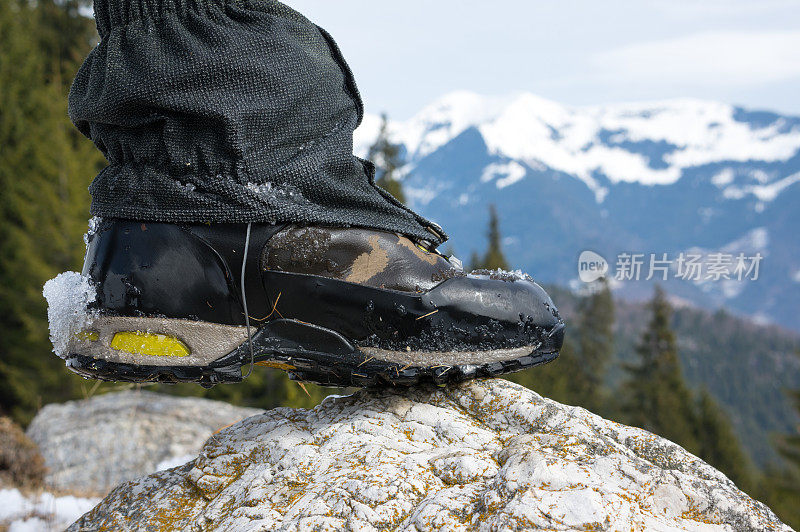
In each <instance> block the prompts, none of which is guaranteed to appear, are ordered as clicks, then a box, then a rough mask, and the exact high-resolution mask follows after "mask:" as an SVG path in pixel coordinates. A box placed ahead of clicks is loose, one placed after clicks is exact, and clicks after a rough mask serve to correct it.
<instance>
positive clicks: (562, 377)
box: [508, 336, 584, 406]
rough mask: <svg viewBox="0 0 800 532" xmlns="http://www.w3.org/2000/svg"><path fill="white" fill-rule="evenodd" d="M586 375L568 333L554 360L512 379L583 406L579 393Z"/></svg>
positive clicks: (555, 397) (521, 372) (529, 387)
mask: <svg viewBox="0 0 800 532" xmlns="http://www.w3.org/2000/svg"><path fill="white" fill-rule="evenodd" d="M583 375H584V373H583V371H582V368H581V363H580V360H579V357H578V354H577V352H576V349H575V344H574V342H573V341H572V340H571V339H570V337H569V336H567V337H566V338H565V340H564V345H563V346H562V347H561V352H560V354H559V355H558V358H557V359H555V360H554V361H553V362H550V363H549V364H545V365H543V366H537V367H533V368H530V369H527V370H525V371H520V372H519V373H513V374H511V375H509V376H508V379H509V380H510V381H512V382H516V383H517V384H521V385H522V386H525V387H526V388H528V389H531V390H533V391H535V392H536V393H538V394H539V395H542V396H544V397H549V398H550V399H553V400H554V401H558V402H559V403H564V404H568V405H575V406H582V405H581V404H580V403H579V396H580V393H581V391H582V390H583V388H584V383H583V382H582V376H583Z"/></svg>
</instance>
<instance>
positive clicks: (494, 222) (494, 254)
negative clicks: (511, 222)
mask: <svg viewBox="0 0 800 532" xmlns="http://www.w3.org/2000/svg"><path fill="white" fill-rule="evenodd" d="M487 237H488V239H489V247H488V248H487V249H486V253H485V254H484V255H483V257H482V258H480V260H476V259H477V255H476V254H475V253H473V255H472V260H471V262H472V268H473V269H475V270H497V269H501V270H508V269H509V266H508V261H507V260H506V257H505V255H504V254H503V244H502V242H503V239H502V237H501V236H500V220H499V218H498V216H497V209H496V208H495V206H494V205H489V231H488V234H487Z"/></svg>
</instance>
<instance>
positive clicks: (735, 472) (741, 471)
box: [697, 390, 755, 492]
mask: <svg viewBox="0 0 800 532" xmlns="http://www.w3.org/2000/svg"><path fill="white" fill-rule="evenodd" d="M697 443H698V453H697V454H698V456H699V457H700V458H702V459H703V460H705V461H706V462H708V463H709V464H711V465H712V466H714V467H716V468H717V469H719V470H720V471H722V472H723V473H725V475H727V476H728V478H730V479H731V480H732V481H733V482H734V483H736V485H737V486H738V487H739V489H741V490H743V491H746V492H751V491H752V489H753V488H754V487H755V482H754V481H755V477H754V472H753V466H752V464H751V462H750V459H749V457H748V456H747V455H746V454H745V453H744V451H743V450H742V447H741V445H740V443H739V440H738V438H737V437H736V434H734V432H733V427H732V425H731V423H730V421H729V420H728V417H727V416H726V415H725V412H723V411H722V410H721V409H720V407H719V405H718V404H717V402H716V401H714V399H713V398H712V397H711V394H709V393H708V391H707V390H703V391H702V392H701V393H700V399H699V401H698V405H697Z"/></svg>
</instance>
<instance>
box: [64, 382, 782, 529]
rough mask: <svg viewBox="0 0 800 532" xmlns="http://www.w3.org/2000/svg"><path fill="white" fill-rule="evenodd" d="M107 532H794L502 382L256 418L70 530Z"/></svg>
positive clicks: (651, 442)
mask: <svg viewBox="0 0 800 532" xmlns="http://www.w3.org/2000/svg"><path fill="white" fill-rule="evenodd" d="M98 528H107V529H119V530H123V529H177V530H252V529H258V530H345V529H356V530H384V529H391V530H737V531H738V530H758V531H763V530H790V529H789V528H788V527H787V526H785V525H783V524H782V523H781V522H780V521H779V520H778V519H777V518H776V517H775V515H774V514H773V513H772V512H771V511H770V510H769V509H768V508H767V507H766V506H764V505H763V504H761V503H759V502H757V501H754V500H753V499H751V498H750V497H748V496H747V495H745V494H744V493H742V492H741V491H739V490H738V489H737V488H736V486H735V485H734V484H733V483H732V482H731V481H730V480H728V479H727V478H726V477H725V476H724V475H723V474H722V473H720V472H719V471H717V470H715V469H714V468H712V467H711V466H709V465H708V464H706V463H704V462H703V461H701V460H700V459H698V458H697V457H695V456H693V455H691V454H689V453H688V452H686V451H685V450H683V449H682V448H680V447H679V446H677V445H675V444H673V443H671V442H669V441H667V440H664V439H663V438H660V437H658V436H655V435H653V434H651V433H648V432H646V431H643V430H640V429H635V428H631V427H626V426H624V425H620V424H617V423H613V422H611V421H607V420H604V419H602V418H600V417H598V416H596V415H594V414H591V413H589V412H587V411H586V410H584V409H582V408H577V407H570V406H565V405H561V404H559V403H556V402H554V401H551V400H549V399H545V398H542V397H540V396H539V395H537V394H536V393H534V392H532V391H529V390H527V389H525V388H523V387H521V386H518V385H515V384H512V383H510V382H507V381H504V380H500V379H491V380H483V381H473V382H468V383H464V384H461V385H459V386H456V387H449V388H448V387H427V388H424V387H423V388H416V389H411V390H401V389H394V390H384V391H375V390H371V391H370V390H362V391H360V392H358V393H356V394H354V395H352V396H348V397H336V398H329V399H327V400H325V401H324V402H323V403H322V404H320V405H319V406H317V407H316V408H314V409H313V410H294V409H288V408H278V409H275V410H271V411H268V412H265V413H263V414H260V415H257V416H253V417H250V418H248V419H245V420H243V421H241V422H239V423H237V424H235V425H233V426H230V427H228V428H226V429H224V430H222V431H221V432H219V433H218V434H215V435H214V436H213V437H212V438H210V439H209V440H208V441H207V442H206V444H205V446H204V448H203V450H202V451H201V453H200V455H199V456H198V457H197V458H196V459H195V460H194V461H192V462H189V463H187V464H185V465H183V466H180V467H177V468H174V469H170V470H167V471H161V472H158V473H155V474H153V475H150V476H148V477H144V478H141V479H139V480H135V481H131V482H128V483H126V484H123V485H121V486H119V487H118V488H116V489H115V490H114V491H113V492H111V493H110V494H109V495H108V497H106V499H105V500H103V501H102V502H101V503H100V504H99V505H98V506H97V507H96V508H95V509H93V510H92V511H91V512H89V513H88V514H86V515H85V516H84V517H83V518H81V519H80V520H79V521H78V522H77V523H75V524H74V525H73V526H72V528H71V530H84V529H98Z"/></svg>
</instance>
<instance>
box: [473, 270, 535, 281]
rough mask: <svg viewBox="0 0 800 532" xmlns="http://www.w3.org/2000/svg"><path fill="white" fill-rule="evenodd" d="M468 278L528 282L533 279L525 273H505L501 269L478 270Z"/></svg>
mask: <svg viewBox="0 0 800 532" xmlns="http://www.w3.org/2000/svg"><path fill="white" fill-rule="evenodd" d="M468 277H477V278H482V277H488V278H489V279H496V280H499V281H511V282H514V281H528V282H534V281H533V278H532V277H531V276H530V275H528V274H527V273H525V272H523V271H522V270H512V271H510V272H509V271H506V270H503V269H502V268H497V269H496V270H487V269H479V270H474V271H473V272H471V273H470V274H469V275H468Z"/></svg>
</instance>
